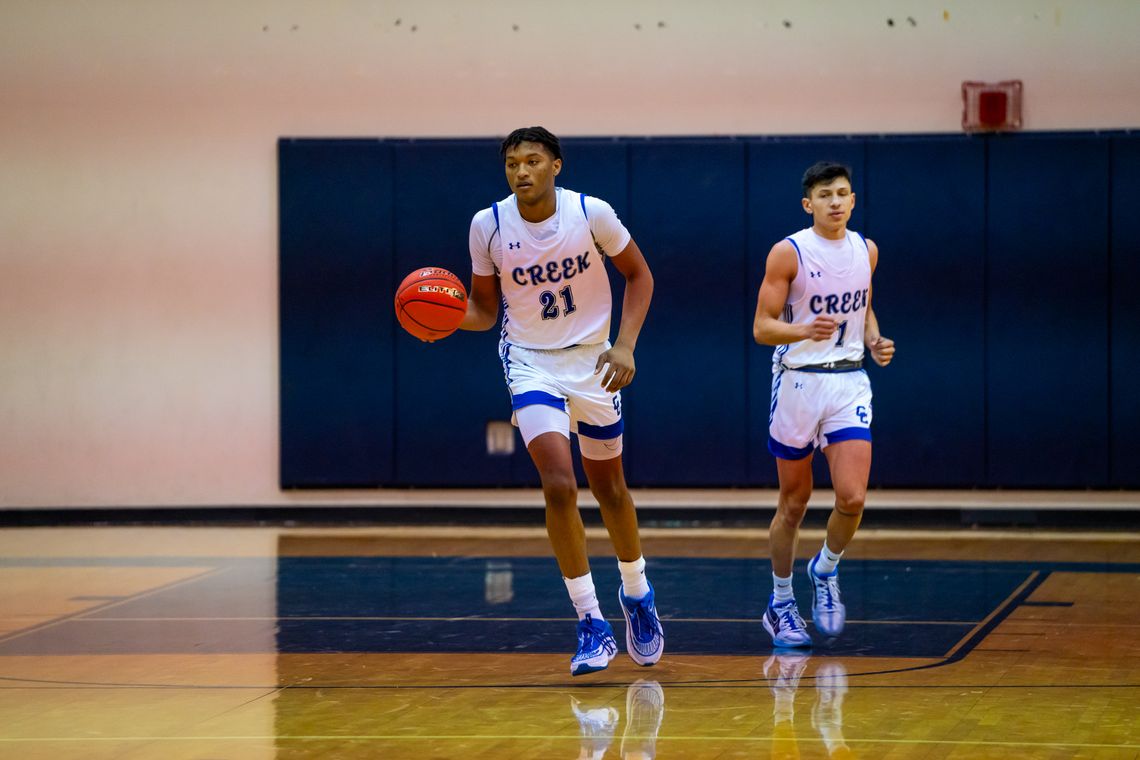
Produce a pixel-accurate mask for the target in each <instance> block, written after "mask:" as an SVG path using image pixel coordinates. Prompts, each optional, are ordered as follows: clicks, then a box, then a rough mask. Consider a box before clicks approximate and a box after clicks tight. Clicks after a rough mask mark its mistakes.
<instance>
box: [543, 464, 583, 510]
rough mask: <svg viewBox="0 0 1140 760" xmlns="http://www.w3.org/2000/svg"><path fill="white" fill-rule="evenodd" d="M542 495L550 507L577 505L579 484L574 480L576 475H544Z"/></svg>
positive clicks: (571, 473)
mask: <svg viewBox="0 0 1140 760" xmlns="http://www.w3.org/2000/svg"><path fill="white" fill-rule="evenodd" d="M542 493H543V495H544V496H545V497H546V503H547V504H548V505H550V506H554V507H563V506H573V505H575V504H576V503H577V499H578V483H577V482H576V481H575V480H574V473H573V472H569V473H564V472H557V473H550V472H548V473H543V474H542Z"/></svg>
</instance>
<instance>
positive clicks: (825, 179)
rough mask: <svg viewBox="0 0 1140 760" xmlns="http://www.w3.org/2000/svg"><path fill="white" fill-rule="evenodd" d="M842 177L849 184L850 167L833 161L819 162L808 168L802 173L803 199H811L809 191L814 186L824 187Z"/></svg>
mask: <svg viewBox="0 0 1140 760" xmlns="http://www.w3.org/2000/svg"><path fill="white" fill-rule="evenodd" d="M840 177H843V178H844V179H846V180H847V182H848V183H849V184H853V183H851V167H849V166H845V165H844V164H839V163H836V162H835V161H819V162H816V163H814V164H812V165H811V166H809V167H808V170H807V171H806V172H804V197H805V198H810V197H811V189H812V188H813V187H815V186H816V185H826V184H828V183H830V182H831V181H832V180H835V179H839V178H840Z"/></svg>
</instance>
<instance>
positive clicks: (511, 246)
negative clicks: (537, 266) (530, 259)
mask: <svg viewBox="0 0 1140 760" xmlns="http://www.w3.org/2000/svg"><path fill="white" fill-rule="evenodd" d="M507 248H509V249H510V250H512V251H513V250H514V249H516V248H522V243H507Z"/></svg>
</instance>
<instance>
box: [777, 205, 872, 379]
mask: <svg viewBox="0 0 1140 760" xmlns="http://www.w3.org/2000/svg"><path fill="white" fill-rule="evenodd" d="M788 240H789V241H791V243H792V245H793V246H795V249H796V256H797V259H798V262H797V263H798V265H799V269H798V271H797V272H796V276H795V278H794V279H793V280H792V283H791V287H790V288H789V290H788V302H787V304H785V306H784V314H783V316H782V319H783V321H784V322H788V323H790V324H798V325H802V324H810V323H811V322H812V321H814V320H815V318H816V317H818V316H821V315H824V316H828V317H832V318H833V319H835V321H836V322H837V323H838V325H839V327H838V329H837V330H836V332H835V334H834V335H833V336H832V337H831V338H830V339H828V340H801V341H798V342H796V343H790V344H788V345H783V346H777V347H776V351H775V354H774V355H773V356H772V361H774V362H775V363H777V364H782V365H784V366H785V367H791V368H795V367H803V366H806V365H809V364H825V363H827V362H833V361H841V360H859V359H862V358H863V324H864V321H865V319H866V317H867V299H868V296H869V295H870V288H871V259H870V251H869V249H868V248H867V241H866V240H864V239H863V236H862V235H860V234H859V233H858V232H853V231H851V230H847V234H846V236H845V237H844V238H842V239H840V240H828V239H827V238H823V237H820V236H819V235H818V234H816V232H815V231H814V230H813V229H811V228H810V227H808V228H807V229H803V230H800V231H799V232H797V233H795V234H794V235H791V236H789V237H788Z"/></svg>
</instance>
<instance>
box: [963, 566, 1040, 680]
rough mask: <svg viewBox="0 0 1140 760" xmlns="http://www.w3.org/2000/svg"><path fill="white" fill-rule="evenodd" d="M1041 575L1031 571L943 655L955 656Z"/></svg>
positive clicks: (1037, 571)
mask: <svg viewBox="0 0 1140 760" xmlns="http://www.w3.org/2000/svg"><path fill="white" fill-rule="evenodd" d="M1039 575H1041V572H1040V571H1039V570H1034V571H1033V572H1032V573H1030V574H1029V577H1028V578H1026V579H1025V580H1024V581H1022V583H1021V585H1020V586H1018V587H1017V588H1015V589H1014V590H1013V593H1011V594H1010V595H1009V596H1007V597H1006V598H1005V601H1004V602H1002V603H1001V604H999V605H998V606H997V607H995V608H994V610H993V611H992V612H991V613H990V614H988V615H986V616H985V617H984V618H982V620H981V622H979V623H978V624H977V625H976V626H974V627H973V628H972V629H970V632H969V633H967V634H966V635H965V636H963V637H962V638H961V639H960V640H959V641H958V643H957V644H955V645H954V646H953V647H952V648H951V649H950V651H949V652H947V653H946V654H945V655H943V657H945V658H947V659H949V658H950V657H953V656H954V653H955V652H957V651H958V650H959V649H961V648H962V647H963V646H965V644H966V642H967V641H969V640H970V639H971V638H973V637H974V634H976V633H977V632H978V631H980V630H982V628H984V627H985V626H986V625H987V624H988V623H989V622H990V621H991V620H993V619H994V618H995V617H996V616H997V614H998V613H999V612H1001V611H1002V610H1004V609H1005V608H1006V607H1008V606H1009V605H1010V604H1012V603H1013V600H1014V599H1016V598H1017V595H1018V594H1020V593H1021V592H1022V591H1024V590H1025V587H1026V586H1028V585H1029V584H1030V583H1032V582H1033V581H1035V580H1037V576H1039Z"/></svg>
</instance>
